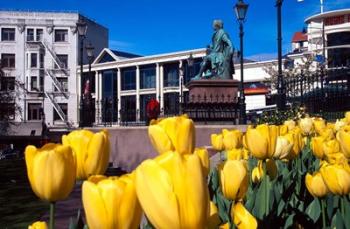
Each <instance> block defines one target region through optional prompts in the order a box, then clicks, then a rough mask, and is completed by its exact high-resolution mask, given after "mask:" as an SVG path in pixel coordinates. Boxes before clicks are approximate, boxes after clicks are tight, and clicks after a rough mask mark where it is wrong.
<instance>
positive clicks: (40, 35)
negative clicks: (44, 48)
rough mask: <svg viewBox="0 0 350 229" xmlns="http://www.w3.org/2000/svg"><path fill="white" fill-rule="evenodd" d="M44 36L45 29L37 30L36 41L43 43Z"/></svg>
mask: <svg viewBox="0 0 350 229" xmlns="http://www.w3.org/2000/svg"><path fill="white" fill-rule="evenodd" d="M43 36H44V30H43V29H36V41H42V40H43Z"/></svg>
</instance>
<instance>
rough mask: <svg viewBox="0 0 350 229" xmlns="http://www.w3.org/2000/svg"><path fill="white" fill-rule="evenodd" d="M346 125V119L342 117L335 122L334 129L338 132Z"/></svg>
mask: <svg viewBox="0 0 350 229" xmlns="http://www.w3.org/2000/svg"><path fill="white" fill-rule="evenodd" d="M344 126H346V121H345V120H342V119H337V121H336V122H335V124H334V131H335V132H338V131H339V130H341V129H342V128H343V127H344Z"/></svg>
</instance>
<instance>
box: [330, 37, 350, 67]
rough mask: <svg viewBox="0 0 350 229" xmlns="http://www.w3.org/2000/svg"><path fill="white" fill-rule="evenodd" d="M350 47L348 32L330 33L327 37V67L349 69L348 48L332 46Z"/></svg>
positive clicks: (349, 55)
mask: <svg viewBox="0 0 350 229" xmlns="http://www.w3.org/2000/svg"><path fill="white" fill-rule="evenodd" d="M340 45H350V32H340V33H331V34H328V35H327V46H328V48H329V49H328V67H330V68H335V67H345V66H346V67H350V48H335V49H332V48H331V47H332V46H340Z"/></svg>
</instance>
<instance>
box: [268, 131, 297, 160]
mask: <svg viewBox="0 0 350 229" xmlns="http://www.w3.org/2000/svg"><path fill="white" fill-rule="evenodd" d="M292 148H293V136H291V134H288V135H285V136H278V137H277V143H276V149H275V153H274V155H273V157H274V158H277V159H285V158H287V157H288V155H289V153H290V151H291V150H292Z"/></svg>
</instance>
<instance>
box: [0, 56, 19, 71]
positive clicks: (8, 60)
mask: <svg viewBox="0 0 350 229" xmlns="http://www.w3.org/2000/svg"><path fill="white" fill-rule="evenodd" d="M15 59H16V56H15V54H8V53H3V54H1V65H2V67H3V68H15V67H16V64H15V63H16V61H15Z"/></svg>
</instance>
